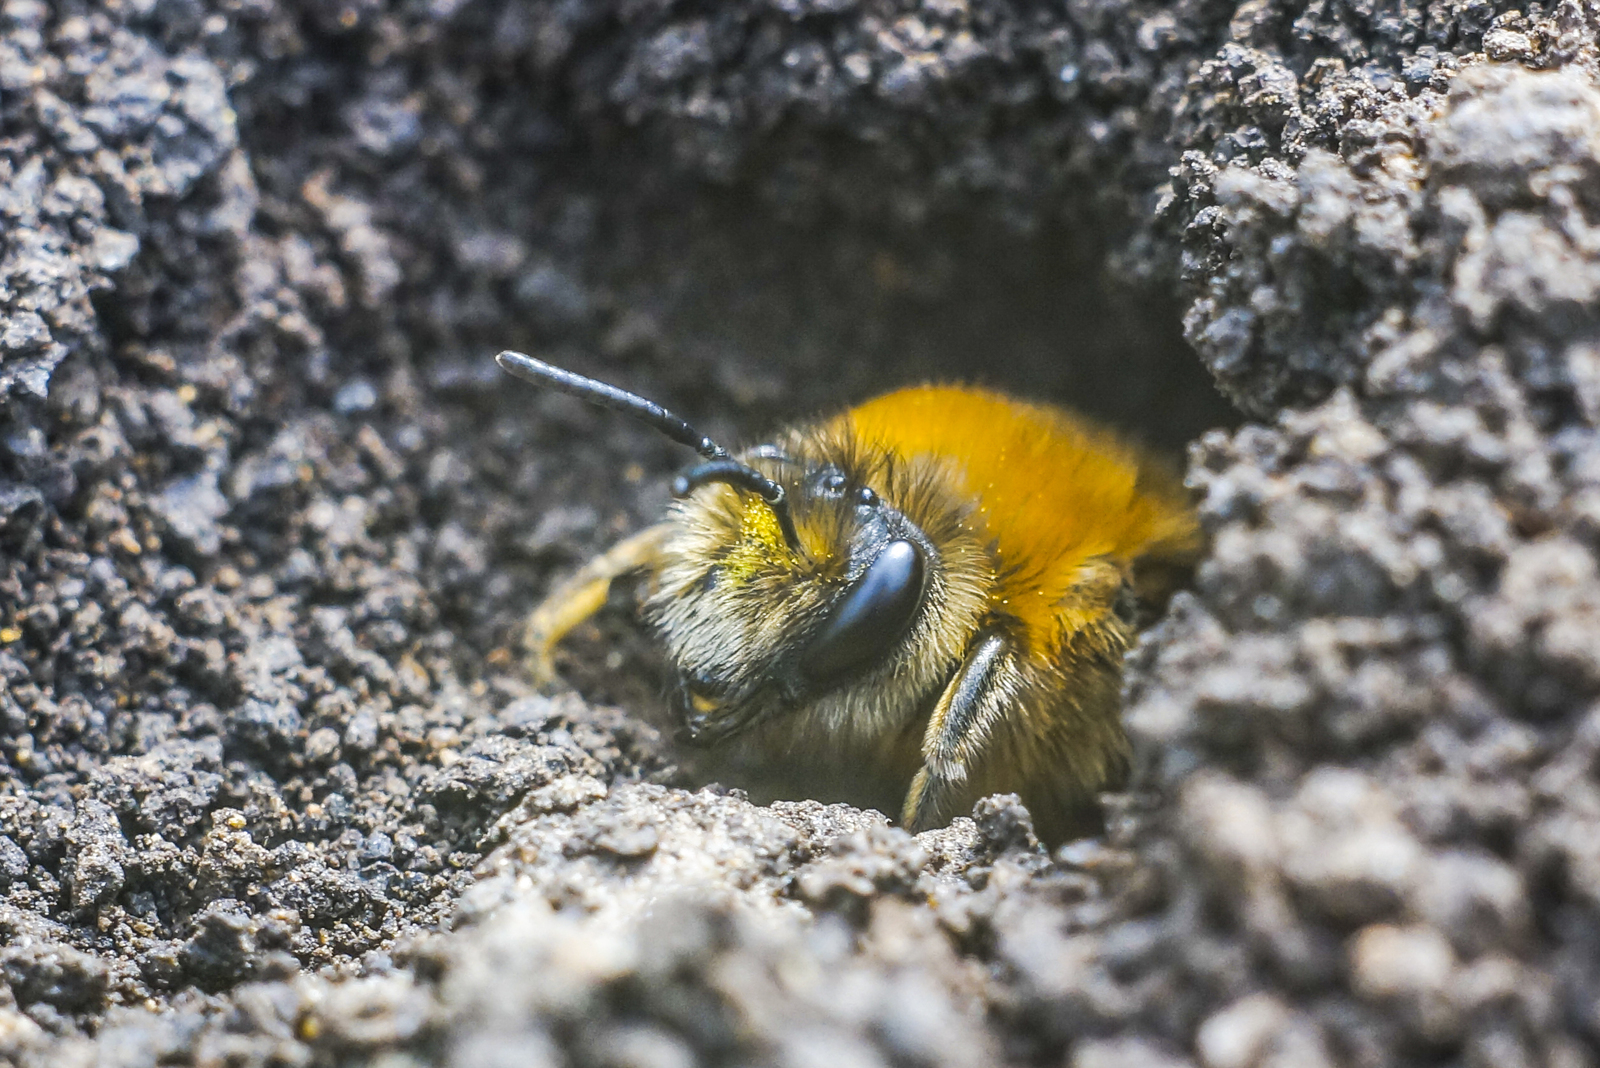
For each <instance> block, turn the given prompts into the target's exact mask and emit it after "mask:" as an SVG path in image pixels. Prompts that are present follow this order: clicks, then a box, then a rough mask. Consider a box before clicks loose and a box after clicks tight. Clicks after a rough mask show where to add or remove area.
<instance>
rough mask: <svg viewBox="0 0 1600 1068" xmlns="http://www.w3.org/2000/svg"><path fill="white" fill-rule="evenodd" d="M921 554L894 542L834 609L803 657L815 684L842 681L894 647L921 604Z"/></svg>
mask: <svg viewBox="0 0 1600 1068" xmlns="http://www.w3.org/2000/svg"><path fill="white" fill-rule="evenodd" d="M923 571H924V567H923V561H922V551H921V550H920V549H918V548H917V546H916V545H914V544H913V543H911V542H909V541H905V540H903V539H897V540H895V541H891V542H890V543H889V544H888V545H886V546H884V547H883V550H882V551H881V552H879V553H878V556H877V559H875V560H873V561H872V563H871V565H870V566H868V568H867V569H866V571H865V572H863V573H862V575H861V577H860V578H858V579H856V581H855V582H854V583H853V584H851V586H850V588H849V589H847V590H846V591H845V592H844V594H843V595H842V596H841V597H840V598H839V600H838V601H837V602H836V603H835V604H834V606H833V610H832V611H831V612H830V613H829V615H828V618H827V621H826V622H824V623H823V625H822V629H821V630H820V631H818V632H817V634H816V636H815V637H814V638H812V640H811V644H810V645H809V646H808V647H807V648H806V651H805V653H804V654H803V655H802V656H801V657H800V670H801V671H802V672H804V673H805V675H806V677H807V678H809V679H811V680H812V681H813V682H825V681H829V680H833V679H838V678H840V677H842V676H845V675H848V674H850V673H851V672H853V671H856V670H859V669H860V668H862V667H864V666H866V665H868V664H870V663H872V662H873V661H875V660H878V659H880V658H882V657H883V656H884V654H886V653H888V652H889V650H890V649H892V648H894V645H895V643H896V642H898V641H899V640H900V637H901V635H903V634H904V633H905V629H906V627H907V626H908V625H909V624H910V623H911V620H912V617H913V616H915V615H916V613H917V608H918V607H919V606H920V605H921V604H922V580H923Z"/></svg>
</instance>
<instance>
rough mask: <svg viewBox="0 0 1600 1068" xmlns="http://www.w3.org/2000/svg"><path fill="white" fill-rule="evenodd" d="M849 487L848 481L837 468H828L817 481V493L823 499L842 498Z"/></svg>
mask: <svg viewBox="0 0 1600 1068" xmlns="http://www.w3.org/2000/svg"><path fill="white" fill-rule="evenodd" d="M849 486H850V480H849V479H848V478H846V477H845V476H844V472H843V471H840V470H839V469H838V468H837V467H831V468H828V469H827V470H825V471H824V472H823V473H822V477H821V478H819V479H818V480H817V492H818V493H819V494H821V495H822V496H824V497H842V496H844V491H845V490H846V489H848V488H849Z"/></svg>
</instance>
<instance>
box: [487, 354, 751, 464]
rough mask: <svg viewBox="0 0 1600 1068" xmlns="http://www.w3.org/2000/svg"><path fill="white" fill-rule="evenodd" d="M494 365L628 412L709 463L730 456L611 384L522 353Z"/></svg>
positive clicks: (676, 419)
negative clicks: (687, 447)
mask: <svg viewBox="0 0 1600 1068" xmlns="http://www.w3.org/2000/svg"><path fill="white" fill-rule="evenodd" d="M494 362H495V363H498V364H499V365H500V367H501V368H502V369H503V370H506V371H510V372H511V373H512V374H514V375H516V376H517V377H518V378H522V379H526V380H527V381H529V382H533V383H535V384H537V385H541V386H549V387H550V388H551V389H554V390H558V391H560V392H562V393H565V394H567V395H568V396H571V397H577V398H578V399H579V400H586V401H588V402H589V403H590V404H594V405H597V406H599V407H601V408H610V409H612V410H613V411H618V412H625V413H627V414H628V415H631V416H633V417H634V418H635V419H638V420H639V421H640V422H643V423H648V424H649V425H650V426H653V427H655V428H656V429H657V430H659V431H661V432H662V433H663V434H665V435H666V436H667V437H669V438H671V439H672V440H673V441H676V442H677V443H678V444H679V445H687V446H689V448H691V449H693V450H694V451H695V452H698V453H699V454H700V455H701V456H704V457H705V458H706V459H707V460H723V459H726V458H727V456H728V450H727V449H724V448H723V447H722V446H721V445H718V444H717V443H716V442H714V441H712V440H711V439H710V438H708V437H706V436H705V435H704V434H702V433H700V431H698V430H696V429H695V428H694V427H692V426H690V425H689V424H688V423H687V422H685V421H684V420H683V419H681V418H679V417H678V416H676V415H673V414H672V413H671V412H669V411H667V410H666V409H665V408H663V407H661V405H659V404H657V403H656V402H655V401H653V400H646V399H645V398H643V397H641V396H639V394H637V393H629V392H628V391H627V390H625V389H622V388H620V387H617V386H613V385H610V384H609V383H606V382H599V381H596V380H595V379H593V378H585V377H583V376H582V375H579V374H573V373H572V372H571V371H567V370H564V369H562V368H560V367H556V366H554V365H552V364H548V363H545V362H544V361H543V360H536V359H534V358H533V357H532V356H529V355H527V354H526V353H522V352H510V351H507V352H502V353H501V354H500V355H498V356H496V357H495V358H494Z"/></svg>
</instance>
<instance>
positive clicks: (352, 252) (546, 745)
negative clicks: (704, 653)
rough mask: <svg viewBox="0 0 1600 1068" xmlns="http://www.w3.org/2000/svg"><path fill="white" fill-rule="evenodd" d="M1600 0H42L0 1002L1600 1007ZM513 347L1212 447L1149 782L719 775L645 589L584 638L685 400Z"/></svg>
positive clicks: (973, 1010)
mask: <svg viewBox="0 0 1600 1068" xmlns="http://www.w3.org/2000/svg"><path fill="white" fill-rule="evenodd" d="M1597 35H1600V9H1597V8H1596V7H1595V5H1594V4H1593V3H1592V0H1591V2H1589V3H1576V2H1573V0H1567V2H1563V3H1560V4H1553V5H1542V6H1532V7H1528V8H1526V9H1522V8H1512V7H1511V6H1509V5H1496V4H1491V3H1486V2H1480V0H1435V2H1432V3H1427V4H1422V3H1413V2H1410V0H1400V2H1398V3H1392V4H1386V5H1381V6H1372V5H1362V4H1344V3H1338V2H1327V3H1314V4H1310V5H1306V4H1290V3H1287V2H1284V0H1278V2H1274V0H1259V2H1257V0H1251V2H1248V3H1243V4H1239V5H1228V4H1216V3H1202V2H1191V3H1178V4H1175V5H1166V4H1155V3H1140V2H1125V0H1104V2H1095V0H1073V2H1071V3H1068V4H1065V5H1061V6H1059V7H1052V8H1048V9H1044V8H1038V9H1036V8H1035V6H1034V5H1030V4H1022V3H1017V4H1014V5H1012V4H1006V3H1001V2H998V0H996V2H987V0H986V2H982V3H966V2H962V0H928V2H925V3H922V4H916V3H909V2H908V3H899V2H894V0H768V2H766V3H762V4H755V3H751V4H695V3H689V2H674V0H661V2H653V3H644V2H636V0H561V2H552V3H533V2H515V0H434V2H432V3H421V2H416V3H393V4H387V5H385V4H382V3H379V2H377V0H348V2H344V3H323V2H307V3H304V4H300V5H295V4H292V3H281V2H276V0H211V2H206V0H121V2H118V0H108V2H102V3H97V4H88V3H84V4H81V5H80V4H77V3H74V2H71V0H68V2H56V3H43V2H29V0H6V2H4V3H0V168H3V170H4V180H3V181H0V686H3V689H0V1060H5V1061H9V1062H15V1063H18V1064H20V1065H24V1066H27V1068H33V1066H39V1068H44V1066H50V1068H55V1066H69V1068H70V1066H75V1065H85V1066H87V1065H117V1066H127V1068H136V1066H144V1065H157V1064H202V1065H238V1066H246V1065H251V1066H253V1065H261V1066H266V1065H284V1066H289V1065H293V1066H313V1065H315V1066H321V1065H357V1064H372V1065H382V1066H383V1068H415V1066H422V1065H432V1064H440V1065H459V1066H463V1068H465V1066H468V1065H471V1066H487V1068H494V1066H501V1065H507V1066H509V1065H542V1064H551V1065H556V1064H581V1065H609V1066H636V1068H646V1066H649V1068H657V1066H659V1068H671V1066H678V1065H691V1064H730V1065H732V1064H768V1063H770V1064H782V1065H793V1066H797V1068H799V1066H810V1065H823V1064H826V1065H828V1066H830V1068H846V1066H850V1068H853V1066H856V1065H860V1066H877V1065H992V1064H1019V1065H1022V1064H1068V1065H1071V1066H1074V1068H1179V1066H1203V1068H1268V1066H1285V1068H1286V1066H1291V1065H1293V1066H1297V1068H1298V1066H1310V1068H1315V1066H1317V1065H1322V1064H1327V1065H1335V1064H1338V1065H1346V1064H1348V1065H1360V1066H1374V1068H1377V1066H1387V1065H1402V1064H1404V1065H1410V1064H1438V1065H1462V1066H1478V1065H1494V1066H1522V1065H1528V1066H1541V1068H1581V1066H1586V1065H1594V1064H1597V1063H1600V963H1597V962H1600V943H1597V936H1596V933H1595V932H1596V931H1600V893H1597V890H1596V888H1597V887H1600V711H1597V710H1600V700H1597V699H1600V561H1597V552H1600V436H1597V435H1600V53H1597V51H1596V40H1597ZM507 346H516V347H523V348H527V349H529V350H531V351H535V352H539V353H541V354H544V355H547V356H551V357H553V358H556V359H558V360H560V361H562V362H566V363H568V364H570V365H573V366H575V367H577V368H579V369H581V370H587V371H591V372H597V373H603V374H605V375H606V376H608V377H612V378H615V379H619V380H622V381H624V382H626V383H627V384H629V385H631V386H633V387H635V388H638V389H640V390H643V391H646V392H649V393H651V394H654V395H658V396H660V397H661V398H662V399H663V400H665V401H667V402H668V403H670V404H672V405H674V406H675V407H679V408H680V409H682V410H683V411H684V413H685V414H686V415H688V416H689V417H690V418H692V419H694V420H696V421H697V422H703V423H704V425H705V429H707V430H708V431H710V432H711V433H713V434H716V435H719V436H725V437H727V438H730V439H739V438H741V437H742V438H745V439H749V438H752V437H754V436H755V435H758V434H760V433H761V432H763V431H764V430H765V429H768V428H770V427H771V426H773V425H774V423H775V422H777V421H779V420H782V419H785V418H793V417H795V416H797V415H800V414H803V413H806V412H810V411H813V410H816V409H818V408H824V407H827V406H829V405H837V404H841V403H845V402H848V401H850V400H852V399H859V398H861V397H863V396H866V395H868V394H869V393H870V392H871V391H873V390H875V389H879V388H883V387H886V386H890V385H894V384H900V383H904V382H907V381H914V380H919V379H925V378H930V377H935V378H937V377H959V378H966V379H975V380H979V381H984V382H988V383H991V384H994V385H999V386H1002V387H1005V388H1009V389H1012V390H1015V391H1018V392H1023V393H1026V394H1029V395H1032V396H1039V397H1045V398H1053V399H1057V400H1062V401H1065V402H1068V403H1072V404H1075V405H1077V406H1078V407H1081V408H1084V409H1087V410H1089V411H1091V412H1094V413H1097V414H1099V415H1101V416H1103V417H1105V418H1108V419H1111V420H1113V421H1115V422H1118V423H1120V424H1121V425H1123V426H1125V427H1128V428H1129V429H1131V430H1133V431H1134V432H1136V433H1141V434H1143V435H1144V436H1146V437H1147V438H1149V439H1150V440H1152V441H1153V442H1155V443H1157V444H1158V445H1162V446H1165V447H1168V448H1171V449H1173V450H1175V451H1176V450H1178V449H1181V448H1182V447H1183V446H1184V445H1185V444H1186V443H1190V442H1193V443H1194V444H1193V446H1192V448H1191V451H1190V454H1189V455H1190V478H1191V481H1192V484H1193V485H1194V487H1195V489H1196V493H1197V497H1198V500H1199V502H1200V508H1201V511H1202V514H1203V517H1204V519H1205V522H1206V524H1207V527H1208V529H1209V530H1210V532H1211V535H1212V538H1213V549H1212V552H1211V554H1210V557H1209V559H1208V560H1207V561H1206V563H1205V564H1204V566H1203V567H1202V568H1201V571H1200V574H1199V576H1198V578H1197V580H1196V584H1195V588H1194V589H1193V590H1192V591H1190V592H1188V593H1185V594H1181V595H1180V596H1179V597H1178V598H1177V599H1176V600H1175V602H1174V605H1173V608H1172V610H1171V612H1170V613H1169V614H1168V617H1167V618H1166V619H1165V620H1163V621H1162V622H1161V623H1160V624H1158V625H1157V627H1156V628H1154V629H1153V630H1152V631H1151V632H1150V634H1149V635H1148V637H1147V639H1146V641H1145V643H1144V644H1143V645H1142V646H1141V648H1140V649H1139V651H1138V652H1137V653H1136V654H1135V657H1134V660H1133V662H1132V664H1131V665H1130V681H1129V703H1128V712H1127V716H1128V722H1129V726H1130V730H1131V731H1132V732H1133V734H1134V736H1135V738H1136V739H1137V741H1138V743H1139V748H1140V753H1141V774H1140V780H1139V784H1138V785H1139V790H1138V792H1137V793H1136V794H1134V795H1131V796H1129V797H1127V798H1123V799H1120V800H1118V801H1117V807H1116V808H1115V810H1114V818H1113V819H1112V821H1111V823H1112V833H1111V835H1110V836H1109V838H1108V840H1107V841H1106V842H1085V843H1075V844H1072V845H1069V846H1066V847H1063V848H1062V849H1061V850H1059V851H1057V852H1056V853H1055V854H1054V855H1048V854H1046V853H1044V852H1043V851H1042V850H1040V849H1039V848H1038V847H1037V845H1036V843H1035V842H1034V841H1033V839H1032V837H1031V832H1030V830H1029V825H1028V821H1027V818H1026V814H1025V813H1024V812H1023V811H1022V810H1021V809H1020V808H1018V807H1017V806H1015V805H1014V804H1013V803H1010V802H1008V801H1006V800H1004V799H991V800H990V801H988V802H985V803H984V804H982V805H980V806H979V809H978V810H977V811H976V812H975V813H974V817H973V819H971V820H962V821H958V822H957V823H956V824H955V825H954V826H952V827H951V828H949V829H947V830H944V831H939V832H933V833H929V834H925V835H922V836H919V837H918V838H915V839H913V838H912V837H910V836H908V835H906V834H905V833H903V832H901V831H899V830H897V829H895V828H893V827H891V826H889V825H888V824H887V822H886V821H885V820H884V819H883V818H882V817H880V816H878V815H877V814H875V813H870V812H860V811H857V810H854V809H850V808H847V807H843V806H823V805H820V804H818V803H816V802H812V801H806V800H804V799H802V798H796V799H794V800H792V801H782V802H777V803H775V804H771V805H767V806H757V805H753V804H751V803H750V802H749V801H748V800H747V798H746V796H745V795H743V794H741V793H740V792H739V791H737V790H732V789H725V788H721V787H717V786H714V785H707V784H706V783H705V782H704V774H703V772H697V771H696V770H695V767H696V765H695V761H694V759H693V757H692V755H691V754H684V753H680V752H677V751H676V750H674V748H673V747H672V745H671V744H670V742H669V741H668V740H667V734H666V733H664V732H663V731H662V730H661V729H660V728H661V727H662V726H663V725H662V724H660V723H659V722H656V721H654V720H653V718H652V717H653V715H654V712H653V705H654V701H653V697H652V696H651V694H652V690H653V687H654V683H653V682H652V680H651V671H652V670H653V668H652V666H651V664H650V662H649V659H648V656H647V655H644V654H643V653H640V652H639V648H640V646H641V644H642V643H641V642H640V641H639V639H638V636H637V635H636V634H634V633H633V632H631V631H629V630H628V628H627V627H626V626H625V625H624V624H623V623H622V622H621V621H620V620H619V619H611V620H608V621H606V623H605V628H604V633H601V634H598V635H592V636H590V637H589V638H588V639H586V640H583V641H579V642H577V643H575V647H574V650H573V651H572V654H571V662H570V664H569V667H570V668H571V669H572V671H571V673H572V677H573V678H574V679H576V680H578V681H579V683H580V686H579V689H580V692H581V693H582V694H583V696H579V695H578V694H576V693H569V694H565V695H561V696H557V697H544V696H538V695H535V694H532V693H530V692H529V691H528V689H527V687H526V685H525V683H524V682H523V681H522V677H521V675H520V673H519V670H518V667H517V664H516V662H515V654H514V653H513V651H512V646H513V644H514V634H515V629H516V625H517V622H518V620H519V618H520V617H521V615H522V614H523V613H524V612H525V611H526V610H527V608H528V607H529V606H530V605H531V604H532V603H534V602H535V601H536V600H537V598H538V596H539V594H540V593H541V591H543V590H544V589H546V588H547V587H548V585H549V582H550V581H551V580H552V578H554V577H557V576H559V575H561V574H564V573H565V572H566V571H567V570H568V569H570V568H571V567H572V566H574V565H575V564H576V563H577V562H578V561H580V560H581V559H583V558H584V556H585V555H587V554H589V553H592V552H593V551H595V550H597V549H598V548H601V547H603V546H604V545H605V544H607V543H609V542H610V541H612V540H614V539H615V538H616V537H617V536H618V535H619V534H621V533H623V532H626V531H628V530H631V529H636V528H637V527H638V526H639V525H641V524H642V523H644V522H646V521H648V520H649V519H650V518H651V517H653V516H654V515H655V514H656V512H657V511H658V510H659V508H660V507H661V505H662V503H663V502H664V500H665V489H664V485H665V481H666V476H667V474H668V473H669V472H670V471H671V470H672V469H673V466H674V465H675V464H676V463H677V462H679V461H681V460H682V459H683V457H681V456H679V455H676V454H674V453H673V452H672V451H671V449H670V447H669V446H667V445H664V444H663V443H661V442H659V441H657V440H656V439H655V438H654V437H652V436H651V435H650V434H649V433H647V432H645V431H642V430H639V429H637V428H635V427H632V426H630V425H627V424H626V423H624V422H622V421H619V420H614V419H606V418H605V417H603V416H598V415H595V414H593V413H591V412H589V411H587V410H586V409H584V408H582V407H581V406H580V405H577V404H576V403H573V402H570V401H568V400H566V399H564V398H559V397H552V396H542V395H539V394H537V393H535V392H533V391H531V390H521V389H518V388H515V387H511V388H508V387H507V385H506V384H505V383H504V382H502V381H501V380H500V379H499V378H498V377H497V376H496V373H495V372H494V370H493V368H492V364H491V363H490V361H489V359H488V357H489V355H490V354H491V353H493V352H494V351H496V350H497V349H499V348H502V347H507ZM1213 379H1214V380H1215V381H1216V382H1217V383H1218V384H1220V386H1221V388H1222V390H1223V392H1224V393H1225V394H1226V396H1227V397H1228V398H1229V399H1230V400H1231V401H1232V402H1233V403H1234V404H1235V405H1236V406H1237V409H1238V411H1239V412H1242V413H1244V414H1243V415H1242V416H1241V415H1239V414H1236V413H1235V412H1234V411H1233V410H1232V409H1230V408H1229V407H1228V405H1227V404H1226V403H1224V402H1223V401H1222V400H1221V399H1220V398H1219V397H1218V396H1217V395H1216V394H1215V393H1214V392H1213V391H1212V388H1211V386H1210V384H1209V383H1210V381H1211V380H1213ZM1243 419H1249V420H1252V421H1251V422H1244V423H1242V422H1241V421H1242V420H1243ZM1219 428H1220V429H1219Z"/></svg>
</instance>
